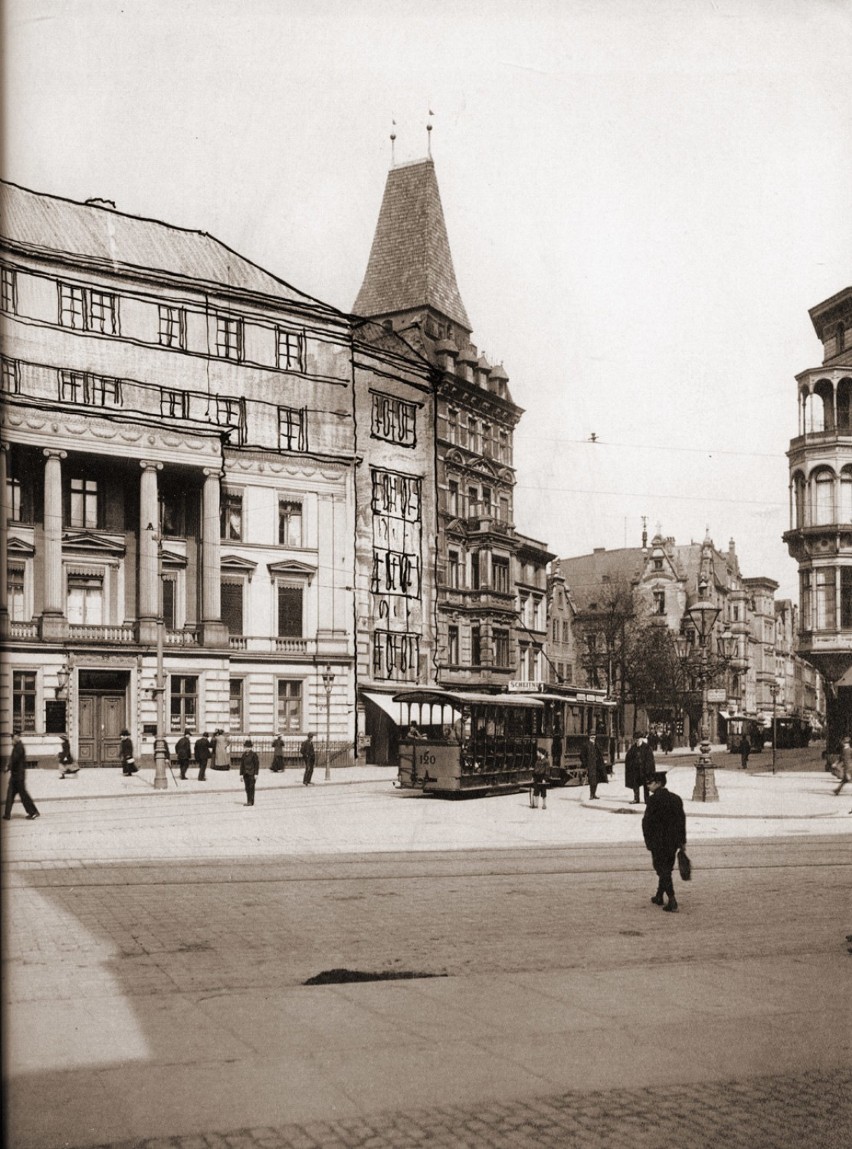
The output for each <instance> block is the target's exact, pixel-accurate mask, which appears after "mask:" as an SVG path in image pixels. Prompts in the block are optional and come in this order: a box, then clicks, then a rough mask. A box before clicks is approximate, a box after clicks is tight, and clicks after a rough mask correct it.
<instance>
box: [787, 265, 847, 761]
mask: <svg viewBox="0 0 852 1149" xmlns="http://www.w3.org/2000/svg"><path fill="white" fill-rule="evenodd" d="M809 314H810V317H811V321H812V323H813V326H814V330H815V331H816V334H817V338H818V339H819V340H820V342H821V343H822V346H823V361H822V364H821V365H820V366H819V367H812V368H808V369H807V370H806V371H803V372H801V374H799V375H797V376H796V393H797V398H798V409H799V427H798V435H797V436H796V438H794V439H792V440H791V442H790V448H789V450H788V452H787V457H788V458H789V460H790V529H789V531H787V532H786V534H785V535H784V540H785V542H786V543H787V548H788V550H789V552H790V554H791V555H792V557H793V558H794V559H795V560H796V562H797V563H798V566H799V605H800V612H801V613H800V619H799V622H800V630H799V640H798V643H799V644H798V650H799V654H800V655H801V656H802V657H803V658H805V659H806V660H807V661H808V662H810V663H811V664H812V665H813V666H815V667H816V668H817V669H818V670H819V671H820V672H821V674H822V675H823V677H824V679H825V682H826V717H827V731H826V737H827V740H828V744H829V747H830V748H832V749H834V748H835V747H836V745H837V744H838V743H839V741H840V738H841V737H842V735H844V734H852V287H847V288H845V289H844V290H843V291H841V292H838V294H837V295H834V296H832V297H831V298H830V299H827V300H825V301H824V302H822V303H819V304H817V306H816V307H814V308H812V309H811V311H810V312H809Z"/></svg>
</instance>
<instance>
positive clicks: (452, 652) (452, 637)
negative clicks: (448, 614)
mask: <svg viewBox="0 0 852 1149" xmlns="http://www.w3.org/2000/svg"><path fill="white" fill-rule="evenodd" d="M447 662H448V663H449V665H450V666H458V664H459V628H458V627H457V626H451V627H448V629H447Z"/></svg>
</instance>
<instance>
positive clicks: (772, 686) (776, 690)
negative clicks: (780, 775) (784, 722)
mask: <svg viewBox="0 0 852 1149" xmlns="http://www.w3.org/2000/svg"><path fill="white" fill-rule="evenodd" d="M769 693H770V694H771V695H772V773H773V774H774V773H775V747H776V746H777V744H778V716H777V706H778V695H779V694H780V693H781V682H780V680H779V679H777V678H776V679H775V681H774V682H770V683H769Z"/></svg>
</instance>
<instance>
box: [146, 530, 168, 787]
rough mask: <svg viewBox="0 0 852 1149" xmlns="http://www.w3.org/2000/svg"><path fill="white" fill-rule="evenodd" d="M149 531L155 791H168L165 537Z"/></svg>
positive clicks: (159, 533)
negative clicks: (153, 553)
mask: <svg viewBox="0 0 852 1149" xmlns="http://www.w3.org/2000/svg"><path fill="white" fill-rule="evenodd" d="M147 529H148V530H149V531H151V538H152V539H154V541H155V542H156V544H157V587H158V590H157V684H156V686H155V687H154V689H153V691H152V693H153V695H154V697H155V698H156V699H157V736H156V738H155V739H154V789H155V790H167V789H168V785H169V780H168V777H167V776H166V761H167V758H168V755H167V753H166V676H165V673H164V672H163V631H164V630H165V625H166V623H165V618H164V616H163V536H162V533H161V532H156V531H155V528H154V524H153V523H149V524H148V527H147Z"/></svg>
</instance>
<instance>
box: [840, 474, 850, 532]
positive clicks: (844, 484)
mask: <svg viewBox="0 0 852 1149" xmlns="http://www.w3.org/2000/svg"><path fill="white" fill-rule="evenodd" d="M838 521H839V522H841V523H852V467H844V468H843V470H842V471H841V472H840V514H839V515H838Z"/></svg>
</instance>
